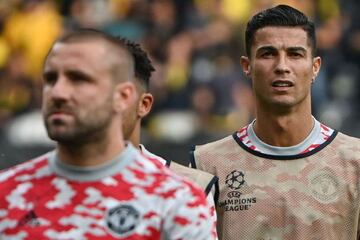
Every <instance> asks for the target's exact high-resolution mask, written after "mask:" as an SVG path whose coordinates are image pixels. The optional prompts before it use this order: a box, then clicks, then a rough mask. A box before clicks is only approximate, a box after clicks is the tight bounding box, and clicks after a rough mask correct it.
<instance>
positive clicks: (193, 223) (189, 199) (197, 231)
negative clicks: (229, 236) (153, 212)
mask: <svg viewBox="0 0 360 240" xmlns="http://www.w3.org/2000/svg"><path fill="white" fill-rule="evenodd" d="M188 186H189V188H187V189H183V191H181V192H180V194H178V195H177V196H176V200H177V201H176V202H175V204H174V206H172V207H171V209H169V212H168V217H167V218H166V219H165V222H164V230H165V231H164V233H165V235H166V236H164V239H171V240H173V239H174V240H175V239H176V240H186V239H197V240H209V239H210V240H211V239H217V234H216V223H215V224H214V222H213V221H212V219H213V217H212V216H211V207H210V206H209V203H208V202H207V200H206V197H205V194H204V192H203V190H201V189H200V188H198V187H195V186H193V185H192V184H191V183H188Z"/></svg>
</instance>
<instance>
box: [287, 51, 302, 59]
mask: <svg viewBox="0 0 360 240" xmlns="http://www.w3.org/2000/svg"><path fill="white" fill-rule="evenodd" d="M289 56H290V57H292V58H302V57H303V54H302V53H300V52H290V53H289Z"/></svg>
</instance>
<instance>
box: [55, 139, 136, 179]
mask: <svg viewBox="0 0 360 240" xmlns="http://www.w3.org/2000/svg"><path fill="white" fill-rule="evenodd" d="M137 154H138V151H137V150H136V149H135V148H134V147H133V146H132V145H131V144H127V146H126V148H125V149H124V150H123V151H122V152H121V153H120V154H119V155H118V156H116V157H115V158H114V159H112V160H111V161H109V162H107V163H106V164H102V165H99V166H95V167H79V166H74V165H70V164H66V163H64V162H63V161H61V159H60V158H59V156H58V154H57V152H56V151H53V152H52V153H51V154H50V156H49V167H50V169H51V170H53V171H54V172H55V173H56V174H57V175H59V176H62V177H64V178H67V179H69V180H75V181H98V180H101V179H103V178H105V177H109V176H113V175H115V174H116V173H119V172H121V171H122V169H124V168H125V167H126V166H127V165H128V164H130V162H132V161H133V160H135V159H136V155H137Z"/></svg>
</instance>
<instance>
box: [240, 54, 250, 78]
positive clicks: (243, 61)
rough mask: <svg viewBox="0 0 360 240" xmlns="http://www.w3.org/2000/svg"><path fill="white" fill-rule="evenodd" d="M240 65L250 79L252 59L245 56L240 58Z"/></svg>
mask: <svg viewBox="0 0 360 240" xmlns="http://www.w3.org/2000/svg"><path fill="white" fill-rule="evenodd" d="M240 65H241V67H242V70H243V71H244V73H245V75H246V76H247V77H250V75H251V65H250V59H249V58H248V57H245V56H241V57H240Z"/></svg>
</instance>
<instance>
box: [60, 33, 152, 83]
mask: <svg viewBox="0 0 360 240" xmlns="http://www.w3.org/2000/svg"><path fill="white" fill-rule="evenodd" d="M91 38H100V39H104V40H106V41H108V42H109V43H112V44H114V45H115V46H118V47H120V48H122V49H124V50H125V51H127V52H128V53H129V55H130V57H132V59H133V61H134V73H135V78H136V79H137V80H139V82H140V83H141V84H142V86H143V87H144V88H145V89H146V90H148V89H149V81H150V77H151V74H152V72H153V71H155V68H154V67H153V65H152V63H151V60H150V59H149V57H148V55H147V53H146V52H145V51H144V50H143V49H142V48H141V46H140V44H138V43H135V42H132V41H130V40H128V39H126V38H124V37H120V36H112V35H111V34H108V33H105V32H102V31H100V30H96V29H89V28H86V29H85V28H84V29H79V30H76V31H73V32H70V33H67V34H65V35H64V36H62V37H61V38H59V39H58V40H57V41H56V42H61V43H67V42H71V41H76V40H82V39H91Z"/></svg>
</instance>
